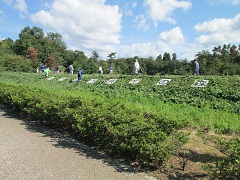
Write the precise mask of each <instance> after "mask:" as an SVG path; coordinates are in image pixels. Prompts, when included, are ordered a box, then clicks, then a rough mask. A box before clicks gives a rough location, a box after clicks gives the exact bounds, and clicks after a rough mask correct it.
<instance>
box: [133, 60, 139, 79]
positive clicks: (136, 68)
mask: <svg viewBox="0 0 240 180" xmlns="http://www.w3.org/2000/svg"><path fill="white" fill-rule="evenodd" d="M139 69H140V65H139V62H138V60H137V59H136V62H135V64H134V70H135V74H136V75H139Z"/></svg>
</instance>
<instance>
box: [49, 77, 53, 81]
mask: <svg viewBox="0 0 240 180" xmlns="http://www.w3.org/2000/svg"><path fill="white" fill-rule="evenodd" d="M54 78H55V77H50V78H48V79H47V80H49V81H50V80H52V79H54Z"/></svg>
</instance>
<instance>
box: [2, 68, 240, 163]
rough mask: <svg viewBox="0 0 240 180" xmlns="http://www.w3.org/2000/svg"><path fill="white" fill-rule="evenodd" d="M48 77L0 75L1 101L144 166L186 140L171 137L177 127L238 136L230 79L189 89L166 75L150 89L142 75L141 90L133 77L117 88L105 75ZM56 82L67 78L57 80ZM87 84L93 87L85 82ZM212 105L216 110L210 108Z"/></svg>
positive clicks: (235, 92) (186, 82) (234, 86)
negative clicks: (163, 82) (165, 80)
mask: <svg viewBox="0 0 240 180" xmlns="http://www.w3.org/2000/svg"><path fill="white" fill-rule="evenodd" d="M53 75H54V77H55V78H54V79H52V80H47V79H46V78H44V76H43V74H41V73H38V74H37V73H35V74H32V73H31V74H28V73H14V72H2V73H1V74H0V100H1V102H4V103H6V104H9V105H11V106H12V107H13V108H15V109H17V110H20V111H22V112H24V113H26V114H28V115H29V116H30V117H32V118H34V119H37V120H40V121H42V122H43V123H46V124H48V125H51V126H54V127H57V128H61V129H63V130H65V131H68V132H69V133H74V134H75V135H77V136H78V137H81V139H85V140H86V141H87V142H91V143H93V144H94V145H95V146H96V147H98V148H99V149H102V150H104V151H105V152H107V153H109V154H114V155H117V156H119V157H124V158H126V159H128V160H130V161H137V162H138V163H139V165H141V166H144V167H150V166H151V167H159V166H162V165H164V164H165V162H166V161H167V160H168V159H169V158H170V157H171V155H172V154H173V153H174V151H175V150H176V149H179V148H180V147H181V146H182V145H183V144H184V143H186V142H187V139H188V138H187V136H188V135H187V134H184V133H179V132H178V130H179V129H181V128H183V127H202V128H204V129H206V128H207V129H208V130H214V131H216V132H219V133H229V134H231V133H239V129H240V123H239V114H237V113H238V112H239V106H237V104H238V105H239V102H238V99H239V89H238V83H237V81H238V79H235V78H232V79H228V81H226V80H225V79H222V78H221V79H220V78H218V77H215V78H214V77H212V79H211V81H210V82H211V83H210V84H209V87H207V88H191V87H190V85H191V82H192V81H193V80H195V78H194V77H184V76H178V77H176V76H171V77H168V78H172V79H173V80H172V81H171V83H170V84H168V85H166V86H156V84H155V83H156V82H157V80H158V78H159V77H155V76H141V82H140V84H136V85H132V84H129V83H128V82H129V81H130V80H131V79H133V78H135V76H122V75H120V76H116V75H115V78H117V79H118V80H117V82H116V83H114V84H112V85H106V83H105V82H106V81H107V80H109V77H108V76H101V77H99V76H98V75H97V74H93V75H86V74H84V75H83V79H82V81H81V82H78V83H71V80H72V79H75V77H74V75H69V74H64V76H63V75H62V74H51V75H50V77H51V76H53ZM61 77H67V78H68V80H66V81H63V82H59V81H58V79H60V78H61ZM90 79H98V81H97V82H95V83H94V84H88V83H87V81H89V80H90ZM225 86H226V87H228V89H227V88H225ZM217 99H218V101H219V99H221V101H222V106H220V107H219V106H216V107H215V105H216V102H217ZM212 101H213V102H214V103H213V104H211V103H212ZM228 104H230V106H228ZM234 104H235V105H236V108H235V109H234V108H233V107H234V106H235V105H234ZM213 105H214V107H215V109H213ZM217 105H219V104H217ZM237 107H238V108H237ZM218 108H219V109H218ZM232 108H233V110H231V109H232ZM177 132H178V133H177Z"/></svg>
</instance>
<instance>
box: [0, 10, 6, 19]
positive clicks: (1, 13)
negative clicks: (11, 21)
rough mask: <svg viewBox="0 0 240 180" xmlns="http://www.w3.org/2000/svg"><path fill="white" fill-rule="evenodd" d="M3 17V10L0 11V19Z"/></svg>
mask: <svg viewBox="0 0 240 180" xmlns="http://www.w3.org/2000/svg"><path fill="white" fill-rule="evenodd" d="M4 17H5V14H4V12H3V11H0V20H1V19H3V18H4Z"/></svg>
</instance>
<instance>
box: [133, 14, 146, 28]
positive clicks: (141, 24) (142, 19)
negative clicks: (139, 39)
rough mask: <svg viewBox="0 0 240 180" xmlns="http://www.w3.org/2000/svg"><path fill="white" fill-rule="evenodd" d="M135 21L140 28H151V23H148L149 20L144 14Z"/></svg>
mask: <svg viewBox="0 0 240 180" xmlns="http://www.w3.org/2000/svg"><path fill="white" fill-rule="evenodd" d="M134 22H135V23H137V29H138V30H141V29H142V30H143V31H147V30H148V29H149V25H148V24H147V20H146V18H145V16H144V15H139V16H137V17H135V20H134Z"/></svg>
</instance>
